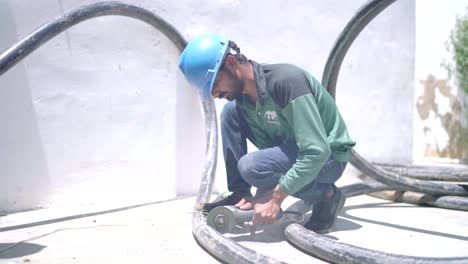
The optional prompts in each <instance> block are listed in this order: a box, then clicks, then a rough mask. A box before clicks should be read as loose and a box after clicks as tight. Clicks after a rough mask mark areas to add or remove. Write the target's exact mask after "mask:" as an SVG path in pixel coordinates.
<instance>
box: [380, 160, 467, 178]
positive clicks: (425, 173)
mask: <svg viewBox="0 0 468 264" xmlns="http://www.w3.org/2000/svg"><path fill="white" fill-rule="evenodd" d="M372 164H373V165H374V166H377V167H378V168H380V169H382V170H385V171H390V172H393V173H397V174H400V175H401V176H407V177H410V178H414V179H419V180H425V181H446V182H467V183H468V166H465V165H457V166H456V167H454V166H452V167H448V166H422V165H403V164H388V163H374V162H373V163H372Z"/></svg>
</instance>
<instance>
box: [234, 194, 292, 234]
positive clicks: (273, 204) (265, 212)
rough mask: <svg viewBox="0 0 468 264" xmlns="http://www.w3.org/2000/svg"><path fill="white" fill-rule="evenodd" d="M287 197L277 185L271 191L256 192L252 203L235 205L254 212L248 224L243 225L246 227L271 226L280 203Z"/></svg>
mask: <svg viewBox="0 0 468 264" xmlns="http://www.w3.org/2000/svg"><path fill="white" fill-rule="evenodd" d="M287 196H288V194H287V193H285V192H283V191H282V190H281V189H280V188H279V185H277V186H276V187H275V189H273V190H269V191H257V193H256V194H255V197H254V199H253V201H248V200H245V201H244V200H243V201H240V202H239V203H238V204H236V207H237V208H239V209H241V210H250V209H252V207H253V209H254V210H255V215H254V217H253V219H252V221H250V222H246V223H244V225H246V226H250V227H255V226H260V225H269V224H273V223H274V222H275V220H276V218H277V217H278V214H279V213H280V211H281V203H282V202H283V200H284V199H285V198H286V197H287Z"/></svg>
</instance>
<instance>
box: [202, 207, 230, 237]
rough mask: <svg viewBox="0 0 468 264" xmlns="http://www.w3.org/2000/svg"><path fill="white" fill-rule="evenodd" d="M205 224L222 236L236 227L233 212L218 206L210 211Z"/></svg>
mask: <svg viewBox="0 0 468 264" xmlns="http://www.w3.org/2000/svg"><path fill="white" fill-rule="evenodd" d="M207 223H208V225H209V226H211V227H212V228H214V229H215V230H216V231H218V232H220V233H222V234H224V233H228V232H230V231H231V230H232V229H233V228H234V226H235V225H236V218H235V216H234V212H233V211H232V210H230V209H229V207H224V206H218V207H216V208H214V209H213V210H211V211H210V213H209V214H208V216H207Z"/></svg>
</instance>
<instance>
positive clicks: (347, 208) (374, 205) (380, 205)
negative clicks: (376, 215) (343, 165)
mask: <svg viewBox="0 0 468 264" xmlns="http://www.w3.org/2000/svg"><path fill="white" fill-rule="evenodd" d="M391 204H393V203H391V202H388V203H387V202H386V203H369V204H360V205H353V206H345V207H344V208H343V211H341V214H340V216H341V217H343V218H346V219H350V220H355V221H361V222H366V223H371V224H375V225H381V226H386V227H391V228H397V229H401V230H406V231H412V232H418V233H422V234H428V235H433V236H440V237H447V238H452V239H458V240H463V241H468V237H465V236H458V235H453V234H448V233H442V232H437V231H430V230H425V229H420V228H414V227H408V226H403V225H396V224H390V223H386V222H382V221H376V220H370V219H365V218H362V217H357V216H352V215H350V214H348V211H350V210H354V209H361V208H408V209H412V210H415V209H416V210H417V209H418V208H424V206H414V205H391ZM441 210H442V209H441Z"/></svg>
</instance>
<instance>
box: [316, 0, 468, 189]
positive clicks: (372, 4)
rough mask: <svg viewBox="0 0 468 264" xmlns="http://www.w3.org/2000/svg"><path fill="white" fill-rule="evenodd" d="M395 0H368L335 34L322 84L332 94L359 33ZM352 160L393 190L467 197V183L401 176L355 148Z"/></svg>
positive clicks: (367, 173)
mask: <svg viewBox="0 0 468 264" xmlns="http://www.w3.org/2000/svg"><path fill="white" fill-rule="evenodd" d="M395 1H396V0H371V1H369V2H367V3H366V4H365V5H364V6H362V7H361V8H360V9H359V10H358V11H357V12H356V14H355V15H354V16H353V17H352V18H351V20H350V21H349V22H348V24H346V26H345V28H344V29H343V31H342V32H341V33H340V35H339V36H338V39H337V40H336V42H335V44H334V46H333V48H332V51H331V52H330V55H329V56H328V59H327V63H326V66H325V70H324V73H323V78H322V84H323V85H324V86H325V87H326V88H327V90H328V92H329V93H330V94H331V95H332V96H333V97H335V90H336V83H337V80H338V75H339V73H340V68H341V64H342V62H343V59H344V57H345V56H346V53H347V52H348V50H349V48H350V47H351V45H352V43H353V42H354V40H355V39H356V37H357V36H358V35H359V33H360V32H361V31H362V30H363V29H364V28H365V27H366V25H367V24H369V22H370V21H372V19H374V18H375V17H376V16H377V15H378V14H380V13H381V12H382V11H383V10H384V9H385V8H387V7H388V6H390V5H391V4H393V3H394V2H395ZM351 163H352V164H353V165H354V166H355V167H356V168H358V169H359V170H360V171H361V172H363V173H364V174H366V175H368V176H370V177H372V178H374V179H376V180H378V181H380V182H382V183H385V184H387V185H390V186H393V187H394V188H395V189H398V190H400V189H407V190H411V191H415V192H423V193H430V194H434V195H437V194H443V195H455V196H457V195H459V196H468V191H467V187H466V186H461V185H456V184H448V183H437V182H429V181H422V180H417V179H412V178H409V177H404V176H401V175H398V174H396V173H393V172H389V171H384V170H382V169H379V168H378V167H376V166H374V165H372V164H371V163H370V162H367V161H366V160H365V159H363V158H362V157H361V156H360V155H359V154H358V153H357V152H356V151H353V159H352V160H351Z"/></svg>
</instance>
